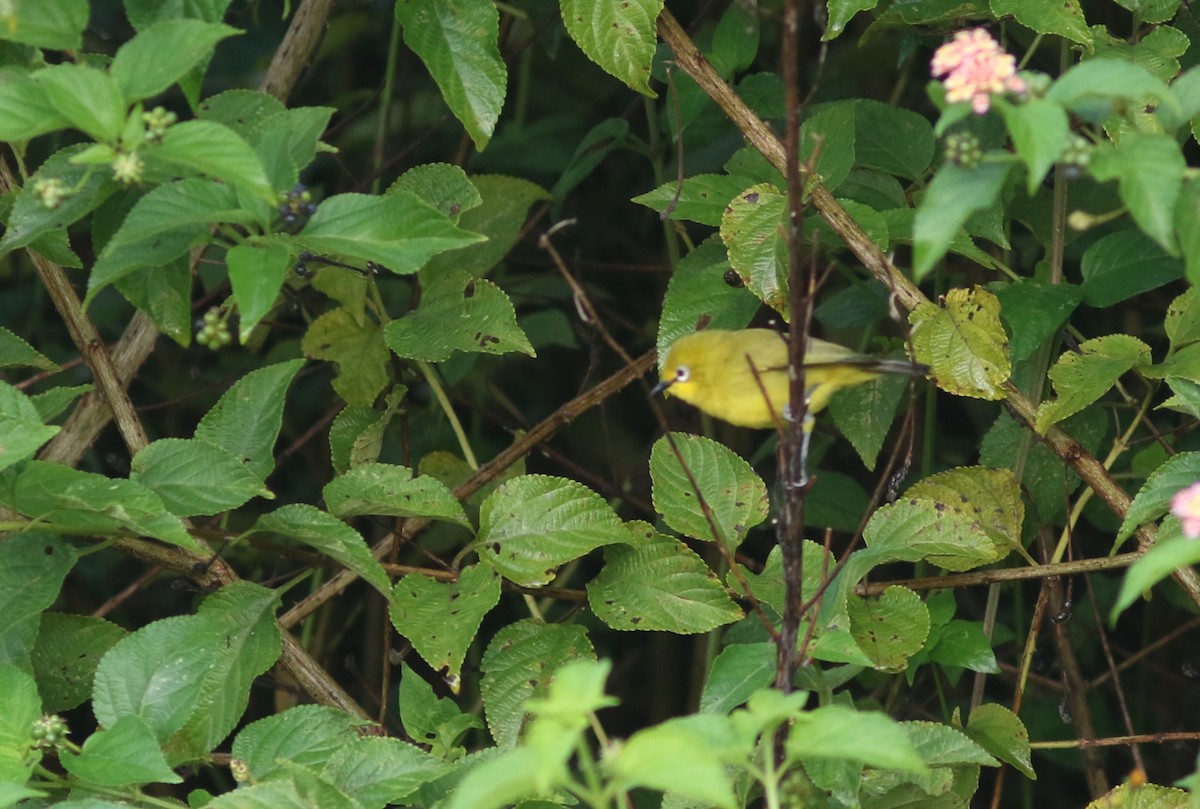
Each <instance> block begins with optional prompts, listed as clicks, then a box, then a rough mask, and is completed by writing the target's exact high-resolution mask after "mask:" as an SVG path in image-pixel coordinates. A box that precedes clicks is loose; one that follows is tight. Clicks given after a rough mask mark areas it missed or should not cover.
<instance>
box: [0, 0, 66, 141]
mask: <svg viewBox="0 0 1200 809" xmlns="http://www.w3.org/2000/svg"><path fill="white" fill-rule="evenodd" d="M82 2H84V3H85V4H86V0H82ZM2 33H3V26H0V34H2ZM69 125H70V121H68V120H67V117H66V116H65V115H63V114H62V113H61V112H59V111H58V110H57V109H56V108H55V107H54V105H53V104H51V103H50V99H49V98H48V97H47V94H46V90H45V88H43V87H42V86H41V85H40V84H38V83H37V82H36V81H34V80H33V78H32V77H30V75H29V73H27V72H26V71H25V70H22V69H20V68H17V67H4V68H0V140H4V141H10V142H21V141H28V140H30V139H32V138H35V137H37V136H38V135H44V134H46V133H47V132H53V131H54V130H56V129H64V128H66V127H67V126H69Z"/></svg>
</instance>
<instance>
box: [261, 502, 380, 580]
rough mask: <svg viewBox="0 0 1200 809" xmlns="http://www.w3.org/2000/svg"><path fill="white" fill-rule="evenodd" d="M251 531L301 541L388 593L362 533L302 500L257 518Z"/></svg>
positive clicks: (377, 564) (378, 566) (377, 563)
mask: <svg viewBox="0 0 1200 809" xmlns="http://www.w3.org/2000/svg"><path fill="white" fill-rule="evenodd" d="M253 530H255V531H270V532H272V533H276V534H281V535H282V536H285V537H290V538H291V539H294V540H296V541H297V542H303V543H304V544H305V545H308V546H309V547H311V548H315V549H316V550H318V551H320V552H321V553H323V554H325V555H326V556H329V557H330V558H332V559H336V560H337V561H338V562H341V563H342V564H343V565H345V566H346V568H347V569H349V570H352V571H353V572H355V573H357V574H358V575H359V576H362V578H363V579H364V580H365V581H366V582H367V583H368V584H370V585H371V586H372V587H374V588H375V589H376V590H378V591H379V592H381V593H383V595H384V596H385V597H387V596H390V595H391V592H392V585H391V582H390V581H388V577H387V573H385V572H384V571H383V568H382V567H380V565H379V562H378V561H376V560H375V557H373V556H372V555H371V551H370V550H369V549H368V548H367V543H366V542H365V541H363V538H362V536H361V535H360V534H359V533H358V532H357V531H355V530H354V529H353V528H351V527H350V526H348V525H346V524H345V523H344V522H342V521H341V520H339V519H338V518H337V517H334V516H333V515H332V514H328V513H326V512H324V511H321V510H320V509H319V508H316V507H315V506H310V505H308V504H306V503H293V504H291V505H287V506H283V507H281V508H277V509H276V510H275V511H272V512H271V513H269V514H264V515H263V516H261V517H259V518H258V522H256V523H255V524H254V529H253Z"/></svg>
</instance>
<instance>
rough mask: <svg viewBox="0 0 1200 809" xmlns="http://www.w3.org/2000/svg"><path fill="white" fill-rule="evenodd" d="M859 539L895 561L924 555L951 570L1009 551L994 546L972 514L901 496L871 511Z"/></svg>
mask: <svg viewBox="0 0 1200 809" xmlns="http://www.w3.org/2000/svg"><path fill="white" fill-rule="evenodd" d="M863 539H864V541H865V542H866V543H867V546H868V548H869V549H870V550H872V551H882V552H886V553H887V555H888V556H889V557H892V558H894V559H896V560H907V559H912V558H913V557H915V558H920V559H925V560H927V561H929V562H930V563H931V564H934V565H937V566H938V567H940V568H942V569H943V570H951V571H955V572H958V571H963V570H971V569H972V568H976V567H980V566H981V565H987V564H991V563H992V562H996V561H999V560H1000V559H1002V558H1004V556H1006V555H1007V554H1008V551H1009V548H1000V547H998V546H997V544H996V542H995V541H994V540H993V539H992V538H991V537H989V536H988V535H987V533H986V532H985V531H984V529H983V526H981V525H980V524H979V522H978V520H977V519H976V517H975V515H974V514H973V513H971V512H970V511H959V510H957V509H950V508H946V504H945V503H942V502H939V501H936V500H933V499H916V498H911V499H910V498H908V497H903V498H901V499H900V500H898V501H897V502H895V503H891V504H889V505H886V506H883V507H882V508H880V509H879V510H878V511H876V512H875V513H874V514H873V515H871V520H870V522H868V523H867V527H866V530H865V531H863ZM864 558H866V557H864ZM889 561H890V560H889Z"/></svg>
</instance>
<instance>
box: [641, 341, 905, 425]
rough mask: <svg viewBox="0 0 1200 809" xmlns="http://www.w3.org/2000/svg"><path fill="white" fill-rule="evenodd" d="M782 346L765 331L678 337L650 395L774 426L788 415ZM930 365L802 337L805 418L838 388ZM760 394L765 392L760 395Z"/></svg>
mask: <svg viewBox="0 0 1200 809" xmlns="http://www.w3.org/2000/svg"><path fill="white" fill-rule="evenodd" d="M787 369H788V346H787V339H786V337H785V336H784V335H782V334H780V333H779V332H777V331H773V330H771V329H742V330H740V331H725V330H721V329H708V330H706V331H698V332H696V333H694V334H687V335H684V336H683V337H680V338H679V339H678V340H676V341H675V342H674V343H672V344H671V347H670V348H669V349H668V350H667V361H666V362H665V363H663V366H662V373H661V381H660V382H659V383H658V384H657V385H656V386H655V387H654V392H655V393H662V392H666V393H667V394H668V395H671V396H677V397H679V398H680V399H682V400H683V401H685V402H687V403H688V404H691V405H694V406H696V407H698V408H700V409H701V410H703V411H704V412H705V413H708V414H709V415H710V416H714V417H716V418H719V419H721V420H722V421H727V422H729V423H730V424H736V425H738V426H739V427H755V428H765V427H775V425H776V423H777V419H778V421H779V422H780V423H782V422H783V421H784V420H785V419H786V413H785V411H786V409H787V405H788V400H789V398H790V397H789V392H790V391H789V383H788V373H787ZM928 371H929V369H928V367H926V366H924V365H920V364H917V363H913V362H908V361H906V360H887V359H879V358H878V357H868V356H866V355H864V354H859V353H857V352H855V351H851V350H850V349H848V348H843V347H842V346H839V345H837V344H835V343H830V342H826V341H825V340H818V339H816V338H814V337H810V338H808V346H807V350H806V351H805V354H804V384H805V387H806V388H807V389H808V417H807V418H806V419H805V422H806V423H805V425H804V427H805V431H808V430H810V429H811V428H812V417H813V415H815V414H816V413H818V412H819V411H821V410H822V409H824V407H825V406H826V405H827V404H829V399H830V397H832V396H833V394H834V393H835V392H837V391H838V390H840V389H842V388H849V387H853V386H855V385H860V384H862V383H863V382H869V381H870V380H872V379H875V378H876V377H878V376H880V375H881V374H925V373H927V372H928ZM764 391H765V393H766V395H765V396H764V395H763V394H764Z"/></svg>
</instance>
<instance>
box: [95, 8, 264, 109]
mask: <svg viewBox="0 0 1200 809" xmlns="http://www.w3.org/2000/svg"><path fill="white" fill-rule="evenodd" d="M240 33H241V32H240V31H238V30H237V29H236V28H231V27H229V26H228V25H221V24H220V23H208V22H204V21H203V20H197V19H187V18H181V19H174V20H164V21H162V22H157V23H154V24H153V25H150V26H147V27H146V28H143V29H142V30H141V31H139V32H138V33H137V34H136V35H135V36H134V37H133V38H132V39H130V40H128V41H127V42H126V43H125V44H124V45H122V46H121V47H120V48H119V49H118V50H117V53H116V55H115V56H113V60H112V65H111V67H110V68H109V70H110V73H111V74H112V77H113V78H114V79H116V82H117V85H118V86H119V87H120V88H121V91H122V92H123V93H124V95H125V99H126V100H128V101H140V100H141V99H143V98H150V97H151V96H156V95H158V94H159V93H161V92H163V91H164V90H166V89H167V88H168V87H170V86H171V85H172V84H174V83H175V82H177V81H179V80H180V79H181V78H183V76H185V75H186V74H187V73H188V71H190V70H191V69H192V68H194V67H196V66H197V65H199V64H201V63H202V62H204V61H205V60H207V59H208V58H210V57H211V56H212V52H213V49H214V48H215V47H216V45H217V43H218V42H220V41H221V40H223V39H227V38H229V37H231V36H236V35H237V34H240Z"/></svg>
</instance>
